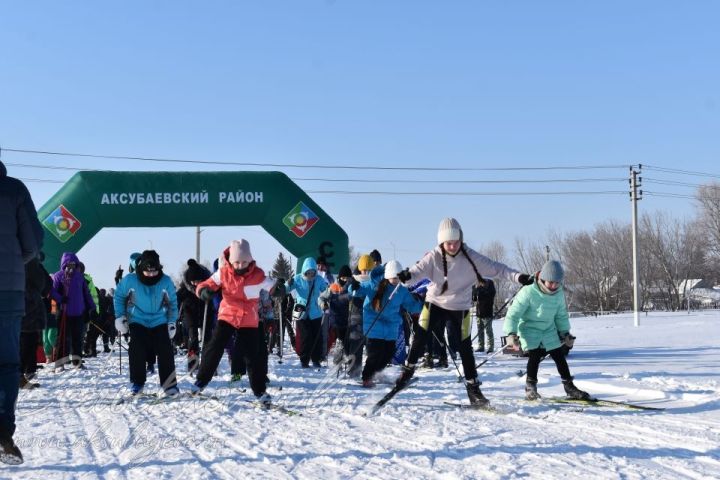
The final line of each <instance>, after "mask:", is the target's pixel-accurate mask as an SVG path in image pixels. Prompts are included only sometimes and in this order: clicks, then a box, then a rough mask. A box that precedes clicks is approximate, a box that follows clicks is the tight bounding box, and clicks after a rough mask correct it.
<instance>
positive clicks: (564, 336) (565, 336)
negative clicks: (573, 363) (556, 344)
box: [560, 332, 576, 348]
mask: <svg viewBox="0 0 720 480" xmlns="http://www.w3.org/2000/svg"><path fill="white" fill-rule="evenodd" d="M575 338H576V337H573V336H572V335H570V332H563V333H561V334H560V340H561V341H562V343H563V345H565V346H566V347H568V348H573V345H575Z"/></svg>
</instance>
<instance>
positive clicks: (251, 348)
mask: <svg viewBox="0 0 720 480" xmlns="http://www.w3.org/2000/svg"><path fill="white" fill-rule="evenodd" d="M233 333H234V334H235V345H234V346H233V354H235V352H242V357H243V359H244V361H245V364H246V366H247V372H248V376H249V377H250V388H252V391H253V393H254V394H255V396H257V397H259V396H260V395H262V394H263V393H265V377H266V375H267V364H266V363H264V362H263V359H262V354H261V352H260V341H259V340H258V335H260V329H259V328H235V327H233V326H232V325H230V324H229V323H227V322H225V321H224V320H218V323H217V326H216V327H215V330H214V331H213V336H212V338H211V339H210V344H209V345H208V346H207V347H205V351H204V352H203V354H202V359H201V361H200V370H199V371H198V374H197V383H198V384H199V385H202V386H205V385H207V384H208V383H210V380H212V378H213V376H214V375H215V370H217V367H218V365H220V360H221V359H222V356H223V353H224V351H225V345H226V344H227V342H228V340H229V339H230V337H231V336H232V335H233ZM265 351H266V352H267V349H265Z"/></svg>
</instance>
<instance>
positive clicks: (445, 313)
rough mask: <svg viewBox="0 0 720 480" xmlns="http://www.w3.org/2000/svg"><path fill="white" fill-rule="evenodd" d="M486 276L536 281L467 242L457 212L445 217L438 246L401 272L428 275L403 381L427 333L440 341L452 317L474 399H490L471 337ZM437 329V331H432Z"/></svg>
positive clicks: (405, 277) (408, 277)
mask: <svg viewBox="0 0 720 480" xmlns="http://www.w3.org/2000/svg"><path fill="white" fill-rule="evenodd" d="M483 276H486V277H491V278H496V277H502V278H505V279H508V280H512V281H516V282H519V283H521V284H523V285H527V284H530V283H532V278H531V277H530V276H529V275H527V274H524V273H522V274H521V273H520V272H518V271H517V270H513V269H512V268H510V267H508V266H507V265H505V264H503V263H500V262H494V261H492V260H490V259H489V258H487V257H485V256H484V255H481V254H479V253H478V252H476V251H475V250H473V249H471V248H470V247H468V246H467V245H465V244H464V243H463V233H462V228H461V227H460V223H458V221H457V220H455V219H454V218H445V219H443V220H442V221H441V222H440V226H439V228H438V234H437V246H436V247H435V248H434V249H433V250H431V251H430V252H428V253H427V254H426V255H425V256H424V257H423V258H422V259H421V260H420V261H419V262H417V263H416V264H415V265H413V266H412V267H410V268H409V269H406V270H403V271H402V272H400V273H399V274H398V278H400V280H401V281H403V282H408V281H413V282H417V281H419V280H422V279H423V278H429V279H430V284H429V285H428V290H427V296H426V298H425V306H424V307H423V309H422V312H421V313H420V321H419V323H418V325H419V328H418V329H417V331H416V332H415V337H414V339H413V343H412V346H411V347H410V354H409V355H408V359H407V361H406V362H405V365H404V366H403V371H402V374H401V376H400V377H399V378H398V380H397V383H398V385H406V384H407V382H408V381H409V380H410V378H411V377H412V376H413V374H414V373H415V364H416V362H417V360H418V358H419V357H420V355H421V353H422V351H423V348H424V346H425V345H426V344H427V337H428V335H436V336H437V337H438V341H440V343H444V341H443V340H442V339H443V337H444V333H443V332H442V329H441V328H438V326H441V325H442V323H443V319H444V320H445V321H446V322H447V328H448V334H449V335H452V336H454V337H455V338H459V339H460V352H459V353H460V358H461V360H462V364H463V370H464V372H465V387H466V389H467V394H468V397H469V399H470V403H472V404H473V405H477V406H485V405H487V403H488V400H487V399H486V398H485V397H484V396H483V394H482V392H481V391H480V381H479V380H478V374H477V368H476V367H475V357H474V355H473V351H472V343H471V339H470V333H471V325H472V323H471V317H470V307H471V306H472V287H473V285H474V284H476V283H478V284H483V283H484V279H483ZM431 332H432V333H431Z"/></svg>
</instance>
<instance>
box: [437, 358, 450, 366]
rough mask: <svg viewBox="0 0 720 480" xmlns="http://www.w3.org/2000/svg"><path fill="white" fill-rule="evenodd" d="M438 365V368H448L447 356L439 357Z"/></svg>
mask: <svg viewBox="0 0 720 480" xmlns="http://www.w3.org/2000/svg"><path fill="white" fill-rule="evenodd" d="M438 367H440V368H448V359H447V357H440V360H438Z"/></svg>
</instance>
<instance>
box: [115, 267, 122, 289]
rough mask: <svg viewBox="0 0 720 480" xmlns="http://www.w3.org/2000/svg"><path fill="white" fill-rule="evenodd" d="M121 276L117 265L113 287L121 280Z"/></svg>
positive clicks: (120, 268)
mask: <svg viewBox="0 0 720 480" xmlns="http://www.w3.org/2000/svg"><path fill="white" fill-rule="evenodd" d="M122 276H123V269H122V267H121V266H120V265H118V269H117V270H115V285H117V284H118V283H120V280H122Z"/></svg>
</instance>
